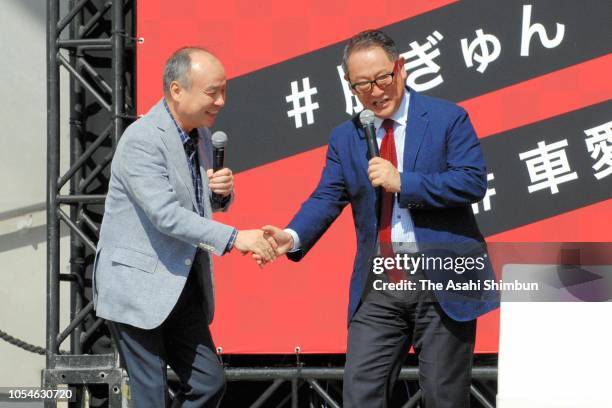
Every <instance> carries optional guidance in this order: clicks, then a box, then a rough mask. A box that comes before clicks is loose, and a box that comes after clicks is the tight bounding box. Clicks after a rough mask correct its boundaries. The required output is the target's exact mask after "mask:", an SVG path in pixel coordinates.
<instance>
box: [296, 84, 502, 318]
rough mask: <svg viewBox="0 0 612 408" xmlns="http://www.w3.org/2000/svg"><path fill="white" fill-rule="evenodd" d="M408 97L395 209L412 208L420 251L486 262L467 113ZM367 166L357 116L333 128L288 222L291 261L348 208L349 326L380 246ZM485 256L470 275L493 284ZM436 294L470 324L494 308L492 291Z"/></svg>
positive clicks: (478, 165) (478, 162)
mask: <svg viewBox="0 0 612 408" xmlns="http://www.w3.org/2000/svg"><path fill="white" fill-rule="evenodd" d="M407 92H409V98H410V104H409V109H408V121H407V127H406V133H407V134H406V135H405V137H406V140H405V147H404V168H403V169H400V172H401V192H400V193H399V195H398V200H399V206H400V207H402V208H406V209H409V210H410V214H411V216H412V219H413V221H414V227H415V235H416V240H417V244H418V245H419V249H420V250H421V251H422V252H424V253H425V254H428V255H431V256H439V255H442V256H447V255H449V254H452V256H461V255H470V256H477V255H478V254H479V253H480V255H483V256H484V257H486V250H485V245H484V239H483V237H482V234H481V233H480V231H479V230H478V227H477V225H476V220H475V218H474V214H473V212H472V209H471V204H472V203H475V202H478V201H480V200H481V199H482V198H483V196H484V194H485V192H486V188H487V181H486V168H485V162H484V158H483V155H482V150H481V148H480V143H479V141H478V138H477V137H476V134H475V132H474V129H473V127H472V124H471V123H470V120H469V118H468V115H467V113H466V112H465V110H464V109H463V108H461V107H459V106H457V105H455V104H453V103H451V102H447V101H443V100H440V99H435V98H431V97H428V96H424V95H420V94H418V93H417V92H415V91H413V90H410V89H408V88H407ZM397 136H400V135H397ZM401 136H404V135H401ZM367 168H368V159H367V147H366V141H365V135H364V132H363V129H362V128H361V126H360V125H359V124H358V117H354V118H353V119H352V120H348V121H346V122H344V123H342V124H340V125H339V126H338V127H336V128H335V129H334V130H333V131H332V133H331V136H330V139H329V145H328V149H327V158H326V164H325V168H324V169H323V174H322V175H321V180H320V181H319V185H318V186H317V188H316V189H315V191H314V192H313V193H312V195H311V196H310V198H308V200H306V201H305V202H304V203H303V204H302V207H301V208H300V210H299V212H298V213H297V214H296V215H295V217H294V218H293V220H292V221H291V222H290V223H289V225H288V228H291V229H293V230H294V231H296V232H297V234H298V236H299V238H300V243H301V249H300V250H299V251H296V252H292V253H289V254H288V257H289V258H290V259H291V260H293V261H299V260H300V259H301V258H302V257H304V256H305V255H306V253H308V251H309V250H310V249H311V248H312V246H313V245H314V244H315V243H316V242H317V240H318V239H319V238H320V237H321V236H322V235H323V233H325V231H326V230H327V228H329V226H330V225H331V224H332V222H333V221H334V220H335V219H336V217H338V215H339V214H340V213H341V211H342V209H343V208H344V207H345V206H346V205H347V204H349V203H350V204H351V207H352V212H353V220H354V224H355V231H356V234H357V254H356V256H355V262H354V265H353V273H352V276H351V283H350V296H349V308H348V321H349V322H350V320H351V319H352V317H353V315H354V314H355V311H356V310H357V308H358V307H359V304H360V301H361V298H362V296H363V295H365V294H367V293H368V291H367V290H365V289H366V286H367V284H368V283H369V282H371V277H372V272H371V259H372V257H373V256H375V255H376V251H377V245H378V242H377V240H378V208H379V197H378V196H379V194H378V192H377V190H376V189H374V188H373V187H372V185H371V183H370V181H369V179H368V176H367ZM486 259H487V262H486V267H485V268H484V269H483V270H479V271H476V273H477V275H478V276H472V275H470V278H472V279H493V277H494V274H493V271H492V268H491V265H490V262H488V258H486ZM424 272H425V273H426V274H427V276H428V278H429V279H431V280H432V281H444V279H446V280H448V278H449V273H448V271H446V273H441V272H440V271H428V270H425V271H424ZM452 275H456V276H453V279H455V278H462V279H468V275H459V274H455V273H451V276H452ZM435 295H436V297H437V299H438V301H439V302H440V305H441V307H442V309H443V310H444V311H445V312H446V314H448V315H449V316H450V317H451V318H453V319H455V320H458V321H467V320H472V319H474V318H476V317H477V316H479V315H481V314H483V313H485V312H487V311H489V310H492V309H494V308H495V307H497V306H498V303H497V301H496V299H494V298H491V297H490V296H488V295H490V293H489V294H488V295H487V294H484V293H480V292H478V293H476V294H474V293H471V294H470V295H471V296H470V298H469V299H465V298H464V297H463V296H461V295H459V296H455V295H456V293H454V292H449V291H446V290H442V291H438V290H437V291H435Z"/></svg>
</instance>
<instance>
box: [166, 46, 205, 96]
mask: <svg viewBox="0 0 612 408" xmlns="http://www.w3.org/2000/svg"><path fill="white" fill-rule="evenodd" d="M195 52H206V53H209V54H210V52H209V51H208V50H206V49H204V48H202V47H193V46H192V47H183V48H179V49H178V50H176V51H174V52H173V53H172V55H171V56H170V58H168V60H167V61H166V65H164V77H163V83H164V95H168V94H169V93H170V84H171V83H172V82H173V81H176V82H178V83H179V84H181V86H182V87H183V88H185V89H186V90H189V89H191V78H190V76H189V72H190V71H191V55H192V54H193V53H195Z"/></svg>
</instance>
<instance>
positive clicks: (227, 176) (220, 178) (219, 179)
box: [206, 168, 234, 197]
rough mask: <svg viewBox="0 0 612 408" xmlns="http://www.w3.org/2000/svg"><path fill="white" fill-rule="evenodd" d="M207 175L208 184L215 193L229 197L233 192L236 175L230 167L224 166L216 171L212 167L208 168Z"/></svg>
mask: <svg viewBox="0 0 612 408" xmlns="http://www.w3.org/2000/svg"><path fill="white" fill-rule="evenodd" d="M206 175H207V176H208V186H209V187H210V190H211V191H212V192H213V193H215V194H218V195H220V196H221V197H227V196H228V195H230V194H232V191H233V190H234V175H233V174H232V171H231V170H230V169H228V168H223V169H221V170H217V171H216V172H214V173H213V171H212V169H208V170H207V171H206Z"/></svg>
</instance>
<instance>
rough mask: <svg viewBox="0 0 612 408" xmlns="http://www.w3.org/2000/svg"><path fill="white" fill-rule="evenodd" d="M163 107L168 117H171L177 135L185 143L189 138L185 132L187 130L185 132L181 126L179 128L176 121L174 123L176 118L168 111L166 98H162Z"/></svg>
mask: <svg viewBox="0 0 612 408" xmlns="http://www.w3.org/2000/svg"><path fill="white" fill-rule="evenodd" d="M164 108H165V109H166V112H168V115H170V118H171V119H172V123H174V126H176V131H177V132H178V134H179V136H180V137H181V142H182V143H183V145H184V144H185V143H187V142H188V141H189V140H190V139H191V138H190V137H189V135H188V134H187V132H185V131H184V130H183V128H181V127H180V126H179V125H178V123H176V119H174V116H173V115H172V112H170V107H169V106H168V103H167V102H166V100H165V99H164Z"/></svg>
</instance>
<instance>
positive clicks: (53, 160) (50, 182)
mask: <svg viewBox="0 0 612 408" xmlns="http://www.w3.org/2000/svg"><path fill="white" fill-rule="evenodd" d="M58 19H59V4H58V0H48V1H47V354H46V356H47V368H53V365H54V362H53V357H54V356H55V354H56V353H57V341H56V339H57V333H58V331H59V239H60V235H59V232H60V231H59V218H58V216H57V180H58V177H59V153H60V143H59V133H60V126H59V120H60V118H59V114H60V112H59V97H60V94H59V66H58V64H57V53H58V47H57V21H58Z"/></svg>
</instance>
